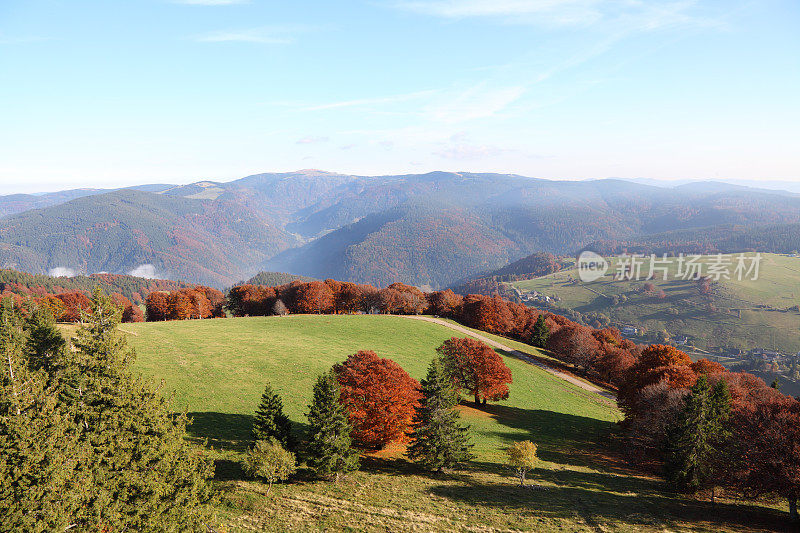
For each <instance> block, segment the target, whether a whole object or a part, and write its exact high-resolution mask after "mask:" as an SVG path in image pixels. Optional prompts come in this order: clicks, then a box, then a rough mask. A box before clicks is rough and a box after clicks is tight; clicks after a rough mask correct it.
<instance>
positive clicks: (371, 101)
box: [301, 90, 437, 111]
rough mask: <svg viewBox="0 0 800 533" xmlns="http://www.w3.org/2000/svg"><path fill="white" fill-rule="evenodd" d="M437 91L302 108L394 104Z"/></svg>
mask: <svg viewBox="0 0 800 533" xmlns="http://www.w3.org/2000/svg"><path fill="white" fill-rule="evenodd" d="M436 92H437V91H435V90H429V91H417V92H413V93H408V94H398V95H394V96H384V97H375V98H361V99H356V100H344V101H341V102H330V103H327V104H319V105H313V106H308V107H304V108H302V109H301V111H325V110H327V109H341V108H345V107H368V106H373V105H382V104H394V103H399V102H407V101H409V100H416V99H419V98H424V97H426V96H431V95H433V94H435V93H436Z"/></svg>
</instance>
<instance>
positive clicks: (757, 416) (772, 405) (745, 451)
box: [735, 393, 800, 520]
mask: <svg viewBox="0 0 800 533" xmlns="http://www.w3.org/2000/svg"><path fill="white" fill-rule="evenodd" d="M737 411H738V412H737V413H736V416H735V418H736V432H735V435H736V439H737V443H738V446H737V448H736V449H738V450H740V452H741V457H740V458H739V461H737V463H736V464H737V466H738V467H739V472H738V474H737V476H736V479H737V484H738V487H739V488H740V489H742V490H743V491H744V493H745V494H746V495H749V496H753V497H755V496H763V495H777V496H781V497H783V498H785V499H786V500H787V501H788V502H789V515H790V517H791V519H792V520H798V518H800V517H799V516H798V512H797V498H798V495H800V446H798V444H797V443H798V442H800V402H798V401H797V400H795V399H794V398H791V397H789V396H784V395H782V394H779V393H775V394H768V395H765V396H764V397H763V398H762V400H761V401H748V402H743V403H740V405H739V409H738V410H737Z"/></svg>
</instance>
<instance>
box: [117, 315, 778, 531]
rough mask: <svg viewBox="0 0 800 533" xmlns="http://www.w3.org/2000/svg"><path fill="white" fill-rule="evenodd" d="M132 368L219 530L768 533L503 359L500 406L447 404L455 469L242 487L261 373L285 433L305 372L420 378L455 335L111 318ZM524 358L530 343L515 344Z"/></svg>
mask: <svg viewBox="0 0 800 533" xmlns="http://www.w3.org/2000/svg"><path fill="white" fill-rule="evenodd" d="M122 329H123V330H124V331H125V332H127V333H128V336H129V340H130V342H131V344H132V345H133V346H135V347H136V350H137V353H138V358H137V361H136V365H135V367H136V369H137V370H138V371H140V372H142V373H143V374H145V375H148V376H152V377H154V378H156V379H163V380H164V382H165V386H164V390H165V391H169V393H171V394H174V401H175V407H176V409H186V410H188V411H189V412H190V413H191V414H192V417H193V418H194V424H193V425H192V426H191V427H190V433H191V435H192V436H193V437H194V438H197V439H207V441H208V446H209V447H210V448H212V454H213V457H214V458H215V459H216V461H217V483H218V485H219V487H220V489H221V491H222V494H223V495H222V499H221V503H220V505H219V513H220V517H221V519H223V520H224V521H225V522H226V523H227V526H226V527H227V529H226V530H227V531H289V530H291V531H319V530H337V531H339V530H343V531H388V530H400V531H411V530H415V531H452V530H464V531H533V530H535V531H643V530H644V531H665V530H670V531H682V530H687V531H688V530H706V531H720V530H729V531H742V530H752V531H760V530H774V529H780V527H781V524H782V521H783V517H782V516H780V514H779V513H778V512H776V511H775V510H773V509H771V508H768V507H761V506H756V505H747V504H742V505H737V504H735V502H731V501H728V502H723V503H721V504H718V505H717V506H716V507H715V508H713V509H712V507H711V506H710V504H709V503H707V502H705V501H699V500H694V499H687V498H683V497H674V496H673V495H671V494H670V493H668V492H666V491H665V487H664V486H663V484H662V482H661V481H659V480H658V479H656V478H652V477H648V476H642V475H639V474H635V473H632V472H631V471H630V470H629V468H628V467H627V466H626V465H625V464H624V463H623V462H622V461H621V460H619V459H618V454H617V453H616V446H615V445H614V443H615V442H616V439H615V438H614V436H613V435H614V422H615V421H616V420H617V419H618V418H619V416H620V415H619V413H618V411H617V410H616V409H615V408H614V407H612V406H609V405H608V404H607V403H604V402H603V401H602V400H599V399H597V398H594V397H591V396H590V395H588V394H587V393H586V392H585V391H582V390H581V389H579V388H577V387H574V386H572V385H570V384H568V383H565V382H563V381H561V380H559V379H557V378H555V377H553V376H551V375H549V374H548V373H546V372H544V371H542V370H541V369H538V368H536V367H534V366H531V365H528V364H526V363H523V362H521V361H519V360H516V359H513V358H509V357H506V362H507V363H508V365H509V366H510V368H511V369H512V372H513V376H514V383H513V384H512V386H511V397H510V399H509V400H508V401H504V402H499V403H497V404H493V405H488V406H484V407H481V408H479V409H476V408H473V407H472V406H470V405H469V404H467V405H464V406H462V407H461V410H462V413H463V416H464V419H465V420H466V421H467V422H469V423H470V424H471V426H472V437H473V443H474V444H475V449H474V451H475V454H476V459H475V461H474V462H472V463H471V464H470V465H468V466H467V467H466V468H465V469H463V470H459V471H456V472H452V473H449V474H446V475H441V476H434V475H427V474H425V473H424V472H420V471H418V470H417V469H416V468H415V467H414V466H412V465H409V464H408V463H407V462H406V461H405V460H404V459H403V458H402V447H392V448H390V449H387V450H384V451H382V452H379V453H377V454H372V455H371V456H369V457H365V458H364V461H363V465H362V469H361V471H359V472H356V473H354V474H352V475H349V476H347V477H346V478H345V479H344V480H342V481H340V482H339V483H333V482H325V481H318V480H313V479H308V478H306V477H305V476H304V475H302V474H301V475H300V476H299V477H298V479H297V480H295V481H293V482H292V483H289V484H286V485H280V486H277V487H275V488H273V489H272V492H271V493H270V494H269V495H267V494H266V487H265V486H263V485H261V484H260V483H256V482H251V481H248V480H246V479H244V478H243V476H242V472H241V470H240V469H239V467H238V463H237V461H238V460H239V459H240V458H241V456H242V453H243V451H244V450H245V449H246V447H247V445H248V444H249V428H250V423H251V420H252V418H251V414H252V412H253V410H254V409H255V406H256V404H257V403H258V400H259V397H260V394H261V392H262V389H263V385H264V382H265V381H266V380H270V381H271V382H272V384H273V386H274V388H275V389H276V391H278V392H279V393H280V394H281V395H282V396H283V399H284V403H285V406H286V410H287V414H288V415H289V416H290V417H291V418H292V420H293V421H294V422H296V423H297V424H298V426H299V429H302V424H303V422H304V421H305V418H304V415H303V413H304V412H305V409H306V406H307V404H308V402H309V400H310V396H311V387H312V385H313V382H314V380H315V379H316V376H317V375H318V374H319V373H321V372H323V371H325V370H327V369H328V368H330V366H331V365H332V364H334V363H336V362H339V361H341V360H343V359H345V358H346V357H347V355H349V354H351V353H353V352H354V351H356V350H358V349H371V350H374V351H376V352H377V353H378V354H379V355H381V356H384V357H389V358H391V359H393V360H395V361H397V362H398V363H399V364H400V365H402V366H403V367H404V368H405V369H406V370H407V371H408V372H409V373H410V374H411V375H412V376H414V377H415V378H418V379H419V378H421V377H422V376H423V375H424V372H425V369H426V366H427V364H428V362H429V361H430V359H431V358H432V357H433V356H434V350H435V348H436V347H437V346H438V345H439V344H441V342H442V341H444V340H445V339H447V338H449V337H451V336H453V335H454V334H455V332H453V331H452V330H450V329H448V328H446V327H444V326H441V325H437V324H432V323H428V322H422V321H415V320H408V319H404V318H400V317H382V316H291V317H269V318H238V319H226V320H204V321H184V322H162V323H145V324H124V325H123V327H122ZM525 348H526V349H528V350H533V348H530V347H525ZM524 439H530V440H533V441H534V442H536V443H537V444H539V446H540V449H539V455H540V457H541V459H542V462H541V466H540V467H539V468H537V469H536V471H535V472H534V474H533V476H532V482H533V483H534V484H536V488H535V489H532V488H519V487H518V486H516V485H515V481H514V480H513V479H511V477H510V476H509V472H508V471H506V470H505V468H504V467H503V466H502V459H503V453H502V449H503V448H504V447H505V446H507V445H508V444H509V443H511V442H514V441H517V440H524Z"/></svg>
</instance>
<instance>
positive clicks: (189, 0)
mask: <svg viewBox="0 0 800 533" xmlns="http://www.w3.org/2000/svg"><path fill="white" fill-rule="evenodd" d="M173 1H174V2H175V3H176V4H186V5H190V6H232V5H235V4H249V3H250V0H173Z"/></svg>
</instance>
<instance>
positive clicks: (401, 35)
mask: <svg viewBox="0 0 800 533" xmlns="http://www.w3.org/2000/svg"><path fill="white" fill-rule="evenodd" d="M798 28H800V2H797V1H796V0H785V1H781V0H755V1H740V0H722V1H701V0H697V1H692V0H605V1H600V0H460V1H459V0H365V1H358V0H337V1H331V0H321V1H305V0H293V1H286V0H125V1H116V0H109V1H101V0H97V1H83V0H1V1H0V193H10V192H33V191H47V190H60V189H68V188H78V187H117V186H124V185H133V184H141V183H188V182H193V181H197V180H201V179H211V180H219V181H227V180H231V179H236V178H239V177H242V176H246V175H249V174H255V173H259V172H273V171H275V172H279V171H290V170H298V169H306V168H316V169H323V170H328V171H335V172H342V173H352V174H361V175H380V174H400V173H421V172H428V171H432V170H452V171H480V172H504V173H516V174H522V175H526V176H535V177H543V178H553V179H592V178H606V177H620V178H650V179H663V180H686V179H729V180H792V181H800V98H799V97H798V95H800V31H798Z"/></svg>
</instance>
